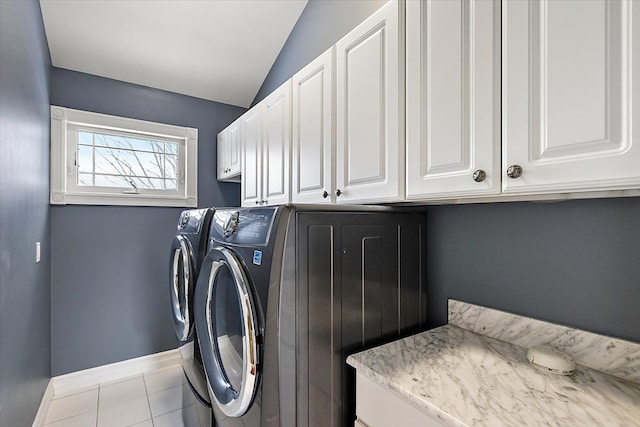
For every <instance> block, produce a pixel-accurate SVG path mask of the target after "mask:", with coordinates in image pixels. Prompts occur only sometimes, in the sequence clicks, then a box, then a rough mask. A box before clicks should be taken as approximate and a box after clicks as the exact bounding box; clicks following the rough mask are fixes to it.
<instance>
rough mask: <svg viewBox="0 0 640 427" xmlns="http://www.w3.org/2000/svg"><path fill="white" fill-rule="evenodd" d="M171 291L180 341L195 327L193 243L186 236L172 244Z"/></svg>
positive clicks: (177, 237)
mask: <svg viewBox="0 0 640 427" xmlns="http://www.w3.org/2000/svg"><path fill="white" fill-rule="evenodd" d="M169 262H170V270H171V274H170V278H169V284H170V292H171V311H172V313H173V326H174V328H175V331H176V336H177V337H178V339H179V340H180V341H187V339H188V338H189V335H190V334H191V331H192V329H193V315H192V305H193V290H194V284H195V280H196V277H195V268H194V265H193V253H192V251H191V245H190V244H189V241H188V240H187V239H186V238H185V237H184V236H176V237H174V239H173V242H172V244H171V257H170V260H169Z"/></svg>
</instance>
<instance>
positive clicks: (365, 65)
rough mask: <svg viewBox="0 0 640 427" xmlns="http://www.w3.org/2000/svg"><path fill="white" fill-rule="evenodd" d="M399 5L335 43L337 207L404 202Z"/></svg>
mask: <svg viewBox="0 0 640 427" xmlns="http://www.w3.org/2000/svg"><path fill="white" fill-rule="evenodd" d="M403 24H404V2H398V1H391V2H389V3H387V4H386V5H385V6H383V7H382V8H381V9H380V10H378V11H377V12H376V13H374V14H373V15H371V16H370V17H369V18H367V19H366V20H365V21H364V22H363V23H362V24H360V25H359V26H358V27H356V28H355V29H354V30H353V31H352V32H350V33H349V34H348V35H346V36H345V37H344V38H343V39H342V40H340V41H339V42H338V43H337V44H336V132H337V134H336V167H337V169H336V187H337V189H336V195H338V197H337V199H336V200H337V203H356V202H360V203H372V202H381V201H396V200H402V199H403V198H404V126H403V121H404V114H403V113H404V61H403V56H404V55H403V54H404V43H403V41H404V25H403Z"/></svg>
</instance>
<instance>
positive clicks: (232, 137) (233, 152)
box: [227, 121, 241, 176]
mask: <svg viewBox="0 0 640 427" xmlns="http://www.w3.org/2000/svg"><path fill="white" fill-rule="evenodd" d="M228 139H229V140H228V142H227V151H228V153H227V159H228V162H229V176H234V175H237V174H239V173H240V157H241V155H240V151H241V150H240V146H241V144H240V124H239V122H237V121H236V122H234V123H232V124H231V125H230V126H229V135H228Z"/></svg>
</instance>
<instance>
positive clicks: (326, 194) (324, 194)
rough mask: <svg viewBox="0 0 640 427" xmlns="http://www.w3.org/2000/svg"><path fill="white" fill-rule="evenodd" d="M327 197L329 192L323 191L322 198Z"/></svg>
mask: <svg viewBox="0 0 640 427" xmlns="http://www.w3.org/2000/svg"><path fill="white" fill-rule="evenodd" d="M327 197H329V193H327V192H326V191H323V192H322V198H323V199H326V198H327Z"/></svg>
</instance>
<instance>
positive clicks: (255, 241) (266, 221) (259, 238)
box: [209, 208, 278, 246]
mask: <svg viewBox="0 0 640 427" xmlns="http://www.w3.org/2000/svg"><path fill="white" fill-rule="evenodd" d="M277 210H278V208H249V209H222V210H216V212H215V214H214V215H213V221H212V225H211V232H210V234H209V240H210V242H220V243H231V244H235V245H243V246H266V245H267V243H269V235H270V233H271V227H272V226H273V222H274V220H275V217H276V212H277Z"/></svg>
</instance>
